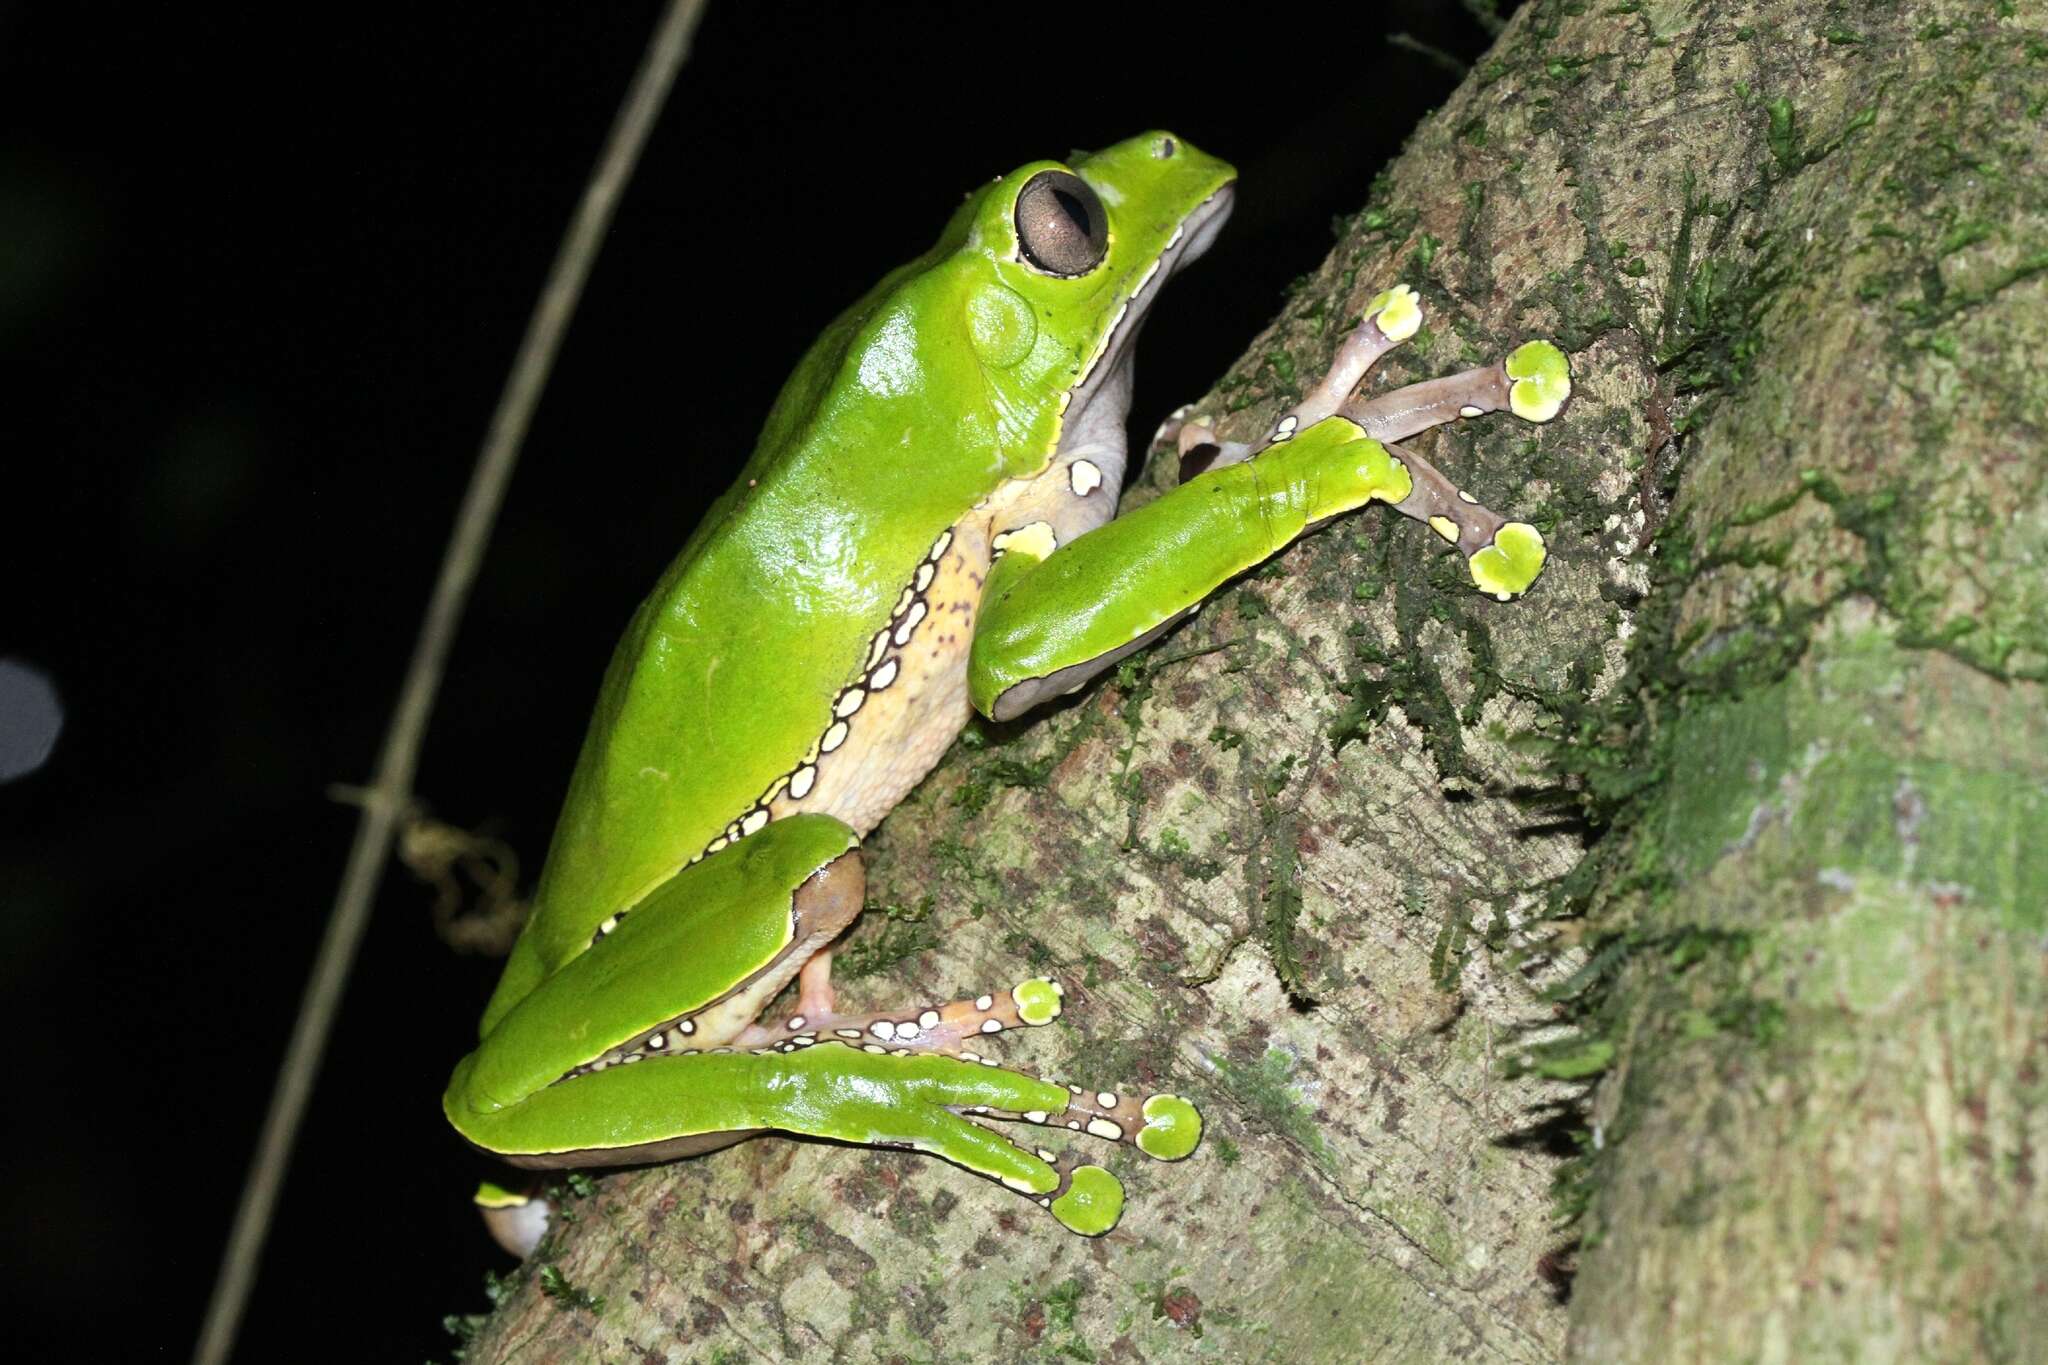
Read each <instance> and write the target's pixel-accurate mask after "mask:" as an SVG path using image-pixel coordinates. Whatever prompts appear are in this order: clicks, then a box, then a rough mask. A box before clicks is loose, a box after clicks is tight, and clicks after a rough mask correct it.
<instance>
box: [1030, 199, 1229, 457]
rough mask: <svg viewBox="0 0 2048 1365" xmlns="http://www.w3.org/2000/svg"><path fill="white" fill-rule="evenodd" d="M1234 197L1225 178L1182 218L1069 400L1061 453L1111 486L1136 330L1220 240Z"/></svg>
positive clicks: (1120, 451)
mask: <svg viewBox="0 0 2048 1365" xmlns="http://www.w3.org/2000/svg"><path fill="white" fill-rule="evenodd" d="M1236 200H1237V182H1236V181H1230V182H1227V183H1225V184H1224V185H1223V186H1221V187H1220V188H1219V189H1217V191H1216V192H1215V193H1214V194H1212V195H1210V196H1209V197H1208V198H1207V199H1204V200H1203V201H1202V202H1201V203H1199V204H1197V205H1195V207H1194V208H1193V209H1192V210H1191V211H1190V212H1189V213H1188V216H1187V217H1185V218H1183V219H1181V224H1180V230H1179V231H1178V232H1176V233H1175V234H1174V236H1173V240H1172V241H1170V242H1168V243H1167V245H1166V248H1165V250H1163V251H1161V252H1160V253H1159V255H1158V256H1156V257H1154V258H1153V261H1152V268H1151V270H1150V272H1149V273H1147V274H1146V276H1145V277H1144V278H1143V279H1142V280H1140V281H1139V282H1138V287H1137V288H1136V289H1134V290H1132V291H1131V296H1130V298H1129V299H1128V300H1126V301H1125V303H1124V306H1123V310H1122V311H1121V312H1119V313H1118V314H1117V316H1116V321H1114V322H1112V323H1111V324H1110V327H1109V331H1108V333H1107V334H1106V335H1105V336H1104V337H1103V339H1102V346H1101V348H1100V349H1099V350H1097V351H1096V353H1095V358H1094V359H1093V360H1092V361H1090V362H1089V363H1088V367H1087V369H1086V370H1084V371H1083V372H1082V377H1081V382H1080V383H1079V384H1078V385H1076V386H1075V388H1074V391H1073V397H1072V398H1071V399H1070V400H1069V401H1068V403H1067V410H1066V414H1065V420H1064V421H1063V422H1062V423H1061V427H1060V443H1059V455H1060V456H1063V457H1073V456H1079V455H1082V454H1085V455H1087V457H1088V458H1089V459H1091V460H1093V461H1094V462H1095V463H1096V465H1097V466H1099V467H1100V468H1101V469H1102V472H1103V477H1104V479H1105V480H1106V481H1108V482H1109V484H1110V486H1111V487H1116V486H1118V484H1119V483H1120V482H1121V480H1122V478H1123V471H1124V464H1125V436H1124V421H1125V419H1126V418H1127V417H1128V416H1129V414H1130V409H1131V360H1132V357H1133V356H1134V355H1136V354H1137V352H1136V349H1135V348H1134V347H1133V345H1132V343H1133V342H1134V341H1135V340H1136V339H1137V335H1138V329H1139V328H1141V327H1142V326H1144V323H1145V318H1146V316H1147V315H1148V314H1149V313H1150V312H1151V311H1152V304H1153V303H1154V302H1155V301H1156V300H1157V299H1158V297H1159V291H1160V290H1161V289H1162V288H1164V287H1165V285H1166V282H1167V281H1168V280H1170V279H1172V278H1173V277H1174V276H1175V275H1177V274H1179V273H1180V272H1181V270H1182V269H1183V268H1185V267H1186V266H1187V265H1188V264H1189V263H1190V262H1191V261H1194V260H1195V259H1197V258H1198V257H1200V256H1201V255H1202V253H1203V252H1205V251H1207V250H1208V249H1209V247H1210V246H1211V245H1212V244H1213V243H1214V242H1215V241H1216V234H1217V233H1219V232H1221V231H1222V230H1223V225H1224V223H1225V222H1227V221H1228V220H1229V218H1230V210H1231V207H1232V205H1233V204H1234V203H1235V202H1236Z"/></svg>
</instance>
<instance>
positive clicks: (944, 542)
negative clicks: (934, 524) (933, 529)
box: [925, 530, 953, 563]
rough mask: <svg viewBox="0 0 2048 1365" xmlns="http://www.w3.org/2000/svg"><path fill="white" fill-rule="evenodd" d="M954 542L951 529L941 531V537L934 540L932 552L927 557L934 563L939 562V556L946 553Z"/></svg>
mask: <svg viewBox="0 0 2048 1365" xmlns="http://www.w3.org/2000/svg"><path fill="white" fill-rule="evenodd" d="M952 543H953V533H952V532H951V531H950V530H948V531H941V532H939V538H938V539H937V540H935V541H933V542H932V552H931V553H930V554H928V555H926V556H925V558H926V559H929V560H931V561H932V562H933V563H937V562H938V560H939V557H940V556H941V555H943V554H945V553H946V547H947V546H949V545H951V544H952Z"/></svg>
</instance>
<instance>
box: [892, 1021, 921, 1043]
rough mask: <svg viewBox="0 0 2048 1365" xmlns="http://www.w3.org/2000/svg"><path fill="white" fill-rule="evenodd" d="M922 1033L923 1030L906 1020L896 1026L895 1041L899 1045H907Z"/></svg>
mask: <svg viewBox="0 0 2048 1365" xmlns="http://www.w3.org/2000/svg"><path fill="white" fill-rule="evenodd" d="M922 1032H924V1030H923V1029H921V1028H919V1027H918V1026H917V1025H915V1024H913V1023H911V1022H910V1021H909V1020H908V1019H905V1020H904V1021H903V1022H902V1023H900V1024H898V1025H897V1026H896V1041H897V1042H899V1043H907V1042H909V1041H910V1040H911V1039H913V1038H915V1037H917V1035H918V1034H920V1033H922Z"/></svg>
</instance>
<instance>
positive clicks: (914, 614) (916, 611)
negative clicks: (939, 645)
mask: <svg viewBox="0 0 2048 1365" xmlns="http://www.w3.org/2000/svg"><path fill="white" fill-rule="evenodd" d="M922 620H924V603H922V602H918V603H914V604H913V605H912V606H911V608H910V614H909V615H908V616H905V617H904V618H903V624H902V625H900V626H898V627H896V633H895V635H893V636H891V637H890V638H891V639H893V640H895V641H896V643H897V644H898V645H907V644H909V643H910V636H911V632H913V631H915V630H916V629H917V623H918V622H919V621H922Z"/></svg>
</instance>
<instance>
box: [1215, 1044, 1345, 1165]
mask: <svg viewBox="0 0 2048 1365" xmlns="http://www.w3.org/2000/svg"><path fill="white" fill-rule="evenodd" d="M1210 1060H1211V1061H1213V1062H1214V1063H1215V1066H1216V1070H1217V1071H1218V1072H1219V1073H1221V1075H1222V1076H1223V1079H1224V1082H1225V1083H1226V1084H1227V1085H1228V1086H1229V1087H1230V1092H1231V1094H1232V1096H1233V1097H1234V1098H1235V1099H1236V1100H1237V1103H1238V1107H1239V1108H1240V1109H1242V1110H1243V1111H1244V1112H1245V1113H1246V1114H1247V1115H1249V1116H1252V1117H1255V1118H1257V1119H1258V1120H1259V1121H1260V1122H1262V1123H1264V1124H1265V1126H1266V1127H1267V1128H1269V1129H1271V1130H1272V1131H1273V1132H1275V1133H1278V1134H1280V1135H1281V1136H1283V1137H1285V1138H1288V1139H1289V1140H1291V1141H1292V1142H1293V1143H1294V1144H1295V1145H1296V1146H1297V1147H1300V1148H1302V1149H1303V1150H1304V1151H1306V1152H1308V1153H1309V1154H1310V1155H1312V1156H1314V1157H1315V1158H1316V1159H1317V1160H1319V1161H1323V1162H1328V1161H1330V1160H1331V1156H1330V1149H1329V1147H1328V1146H1327V1145H1326V1144H1325V1143H1324V1142H1323V1135H1322V1133H1321V1132H1320V1131H1319V1130H1318V1129H1317V1128H1316V1121H1315V1114H1314V1111H1312V1110H1311V1109H1310V1108H1309V1106H1308V1104H1307V1103H1306V1102H1305V1101H1304V1100H1303V1099H1302V1098H1301V1095H1300V1093H1299V1091H1298V1089H1297V1088H1296V1086H1295V1084H1294V1072H1295V1060H1294V1058H1293V1057H1292V1056H1290V1055H1289V1054H1288V1053H1286V1052H1283V1051H1281V1050H1280V1049H1279V1048H1277V1047H1275V1048H1268V1049H1266V1052H1265V1055H1264V1056H1262V1057H1260V1058H1259V1060H1258V1061H1257V1062H1255V1063H1252V1064H1251V1065H1245V1064H1243V1063H1241V1062H1236V1061H1233V1060H1232V1059H1231V1058H1229V1057H1227V1056H1215V1057H1212V1058H1211V1059H1210Z"/></svg>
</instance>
